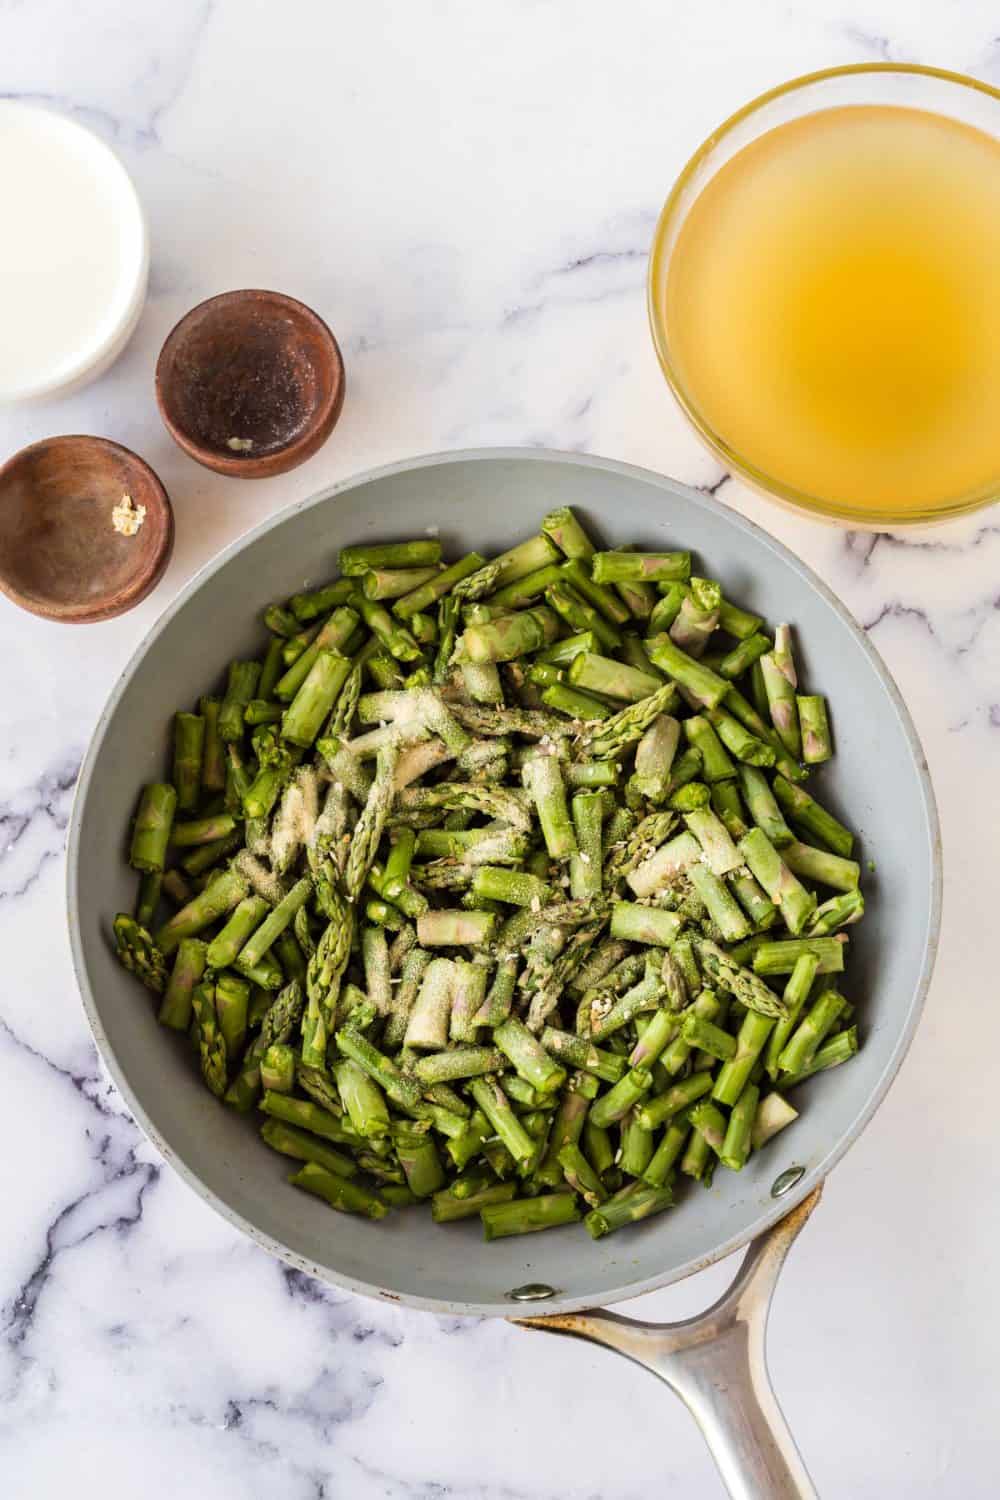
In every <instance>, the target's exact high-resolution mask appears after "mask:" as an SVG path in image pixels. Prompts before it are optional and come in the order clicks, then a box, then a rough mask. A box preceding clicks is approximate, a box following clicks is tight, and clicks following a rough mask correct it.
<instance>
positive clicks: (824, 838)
mask: <svg viewBox="0 0 1000 1500" xmlns="http://www.w3.org/2000/svg"><path fill="white" fill-rule="evenodd" d="M774 795H775V797H776V798H777V800H778V803H779V805H780V806H781V807H782V809H783V810H784V812H785V813H786V814H787V816H788V817H789V818H791V819H792V821H793V823H798V824H799V826H800V827H802V828H804V829H805V831H806V832H807V833H811V834H812V836H813V838H815V839H818V840H819V842H820V843H821V844H825V845H826V847H827V848H828V849H832V850H833V852H834V854H840V855H843V857H844V858H845V859H849V858H850V856H851V851H852V850H853V848H854V835H853V834H852V833H851V831H850V829H848V828H845V827H844V825H843V823H839V822H838V821H837V819H836V818H835V817H834V816H833V815H832V813H828V812H827V810H826V808H825V807H821V806H820V804H819V803H818V802H817V801H816V799H815V798H814V797H810V795H809V793H808V792H806V791H804V790H803V789H802V787H800V786H793V785H792V783H791V782H790V781H788V780H787V779H786V777H785V776H783V775H782V776H776V777H775V778H774Z"/></svg>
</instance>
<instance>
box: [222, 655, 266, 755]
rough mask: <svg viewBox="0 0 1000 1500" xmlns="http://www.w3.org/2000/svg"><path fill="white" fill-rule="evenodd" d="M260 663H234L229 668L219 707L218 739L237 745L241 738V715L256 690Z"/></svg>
mask: <svg viewBox="0 0 1000 1500" xmlns="http://www.w3.org/2000/svg"><path fill="white" fill-rule="evenodd" d="M259 679H260V663H259V662H256V661H234V662H231V663H230V666H229V678H228V681H227V683H226V695H225V697H224V698H223V700H222V703H221V704H220V705H219V721H218V727H219V738H220V739H221V740H223V741H225V742H226V743H230V742H232V743H234V744H236V743H238V742H239V741H240V740H241V739H242V738H243V713H244V710H245V709H246V706H247V704H248V703H249V702H250V699H251V698H252V697H253V695H254V693H255V692H256V690H257V683H258V681H259Z"/></svg>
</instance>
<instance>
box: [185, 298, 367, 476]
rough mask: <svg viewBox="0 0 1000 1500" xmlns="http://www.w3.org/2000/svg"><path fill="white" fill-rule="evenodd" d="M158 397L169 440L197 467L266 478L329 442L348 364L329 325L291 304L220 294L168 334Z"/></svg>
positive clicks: (290, 300) (288, 300)
mask: <svg viewBox="0 0 1000 1500" xmlns="http://www.w3.org/2000/svg"><path fill="white" fill-rule="evenodd" d="M156 400H157V404H158V405H159V408H160V415H161V416H162V418H163V421H164V423H165V424H166V427H167V430H168V432H169V433H170V435H171V437H172V438H173V439H174V441H175V442H176V443H178V444H179V445H180V447H181V448H183V449H184V451H185V453H188V454H190V456H191V457H192V458H194V459H197V461H198V463H200V464H204V465H205V466H206V468H209V469H214V470H215V471H216V473H219V474H228V475H230V476H231V477H232V478H236V479H264V478H267V477H269V476H270V475H273V474H284V473H286V472H287V471H288V470H289V469H294V468H297V466H298V465H299V464H301V463H305V461H306V459H307V458H311V457H312V455H313V454H314V453H316V452H317V451H318V450H319V449H320V448H321V447H322V446H323V444H324V443H325V442H326V440H327V438H328V437H329V436H330V433H331V432H332V431H333V428H334V426H335V425H336V422H337V418H338V417H339V416H340V411H341V407H342V406H343V404H344V362H343V359H342V357H341V353H340V349H339V347H338V344H337V340H336V339H335V338H334V336H333V334H332V333H331V332H330V330H329V328H328V327H327V325H326V324H325V323H324V322H323V319H322V318H320V317H318V316H317V314H316V313H314V312H313V311H312V309H311V308H309V307H306V306H305V304H304V303H302V302H297V301H296V300H295V298H294V297H286V296H285V295H284V294H283V293H281V292H267V291H254V290H246V291H235V292H223V293H222V294H221V295H220V296H218V297H210V298H209V300H208V301H207V302H201V303H199V304H198V306H197V307H194V308H192V309H191V311H190V312H189V313H187V314H186V316H185V317H183V318H182V319H181V320H180V322H179V323H178V324H177V325H176V327H175V328H174V329H173V330H172V332H171V333H170V334H169V335H168V337H167V339H166V342H165V343H164V345H163V348H162V350H161V351H160V357H159V360H158V361H157V366H156Z"/></svg>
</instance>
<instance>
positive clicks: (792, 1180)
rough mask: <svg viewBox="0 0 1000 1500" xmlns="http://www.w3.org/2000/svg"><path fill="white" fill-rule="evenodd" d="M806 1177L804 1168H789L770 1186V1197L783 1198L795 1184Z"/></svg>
mask: <svg viewBox="0 0 1000 1500" xmlns="http://www.w3.org/2000/svg"><path fill="white" fill-rule="evenodd" d="M805 1175H806V1169H805V1167H789V1168H788V1170H787V1172H782V1173H781V1175H780V1176H779V1177H776V1178H775V1179H774V1181H773V1183H772V1184H771V1197H772V1198H783V1197H784V1196H785V1194H786V1193H790V1192H791V1190H792V1188H793V1187H794V1186H795V1184H796V1183H797V1182H801V1181H802V1179H803V1177H804V1176H805Z"/></svg>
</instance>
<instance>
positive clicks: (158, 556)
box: [0, 436, 174, 625]
mask: <svg viewBox="0 0 1000 1500" xmlns="http://www.w3.org/2000/svg"><path fill="white" fill-rule="evenodd" d="M123 495H129V496H130V497H131V499H132V503H133V505H135V506H136V507H138V506H140V505H144V506H145V507H146V517H145V520H144V521H143V524H142V525H141V526H140V528H139V530H138V531H137V532H136V534H135V535H134V536H122V535H121V533H120V532H118V531H116V530H115V528H114V525H113V522H112V517H111V512H112V510H113V509H114V507H115V506H116V505H118V504H120V502H121V499H122V496H123ZM173 546H174V516H173V511H172V510H171V508H170V500H169V499H168V497H167V492H166V490H165V489H164V488H163V485H162V484H161V483H160V481H159V479H158V478H157V477H156V475H155V474H154V473H153V471H152V469H151V468H150V467H149V465H148V464H146V463H143V461H142V459H141V458H139V456H138V455H137V454H135V453H132V452H131V451H130V449H128V448H123V447H121V445H120V444H118V443H112V442H110V441H109V440H108V439H107V438H101V437H75V436H74V437H53V438H45V439H44V440H43V441H42V442H40V443H32V445H31V447H30V448H22V449H21V451H20V453H15V455H14V457H13V458H11V459H9V460H8V461H7V463H5V464H4V465H3V467H2V468H0V589H2V590H3V592H4V593H5V594H6V595H7V597H8V599H12V600H13V601H14V603H15V604H19V605H20V606H21V608H22V609H27V610H30V611H31V613H32V614H35V615H41V616H42V618H43V619H46V620H59V621H61V622H63V623H64V624H70V625H84V624H89V623H90V622H92V621H94V620H110V619H111V618H112V616H114V615H121V614H124V613H125V611H126V610H127V609H131V608H132V606H133V604H138V603H139V600H140V599H144V598H145V597H146V595H147V594H148V593H149V592H150V590H151V589H152V588H154V587H155V586H156V584H157V583H158V582H159V580H160V578H161V576H162V574H163V570H164V568H165V567H166V566H167V563H168V562H169V560H170V554H171V552H172V551H173Z"/></svg>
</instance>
